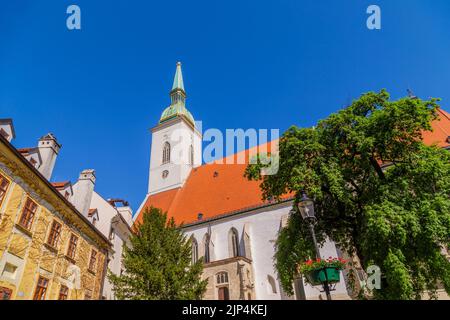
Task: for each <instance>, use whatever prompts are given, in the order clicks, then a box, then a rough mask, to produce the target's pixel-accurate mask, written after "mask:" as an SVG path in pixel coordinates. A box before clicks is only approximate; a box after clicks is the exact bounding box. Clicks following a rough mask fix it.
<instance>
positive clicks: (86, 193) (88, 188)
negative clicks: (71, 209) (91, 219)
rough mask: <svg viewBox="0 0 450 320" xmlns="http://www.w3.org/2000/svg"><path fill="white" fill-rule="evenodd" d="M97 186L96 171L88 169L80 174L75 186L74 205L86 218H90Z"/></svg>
mask: <svg viewBox="0 0 450 320" xmlns="http://www.w3.org/2000/svg"><path fill="white" fill-rule="evenodd" d="M94 186H95V170H92V169H86V170H83V171H82V172H81V173H80V177H79V178H78V181H77V182H76V183H75V184H74V186H73V197H72V203H73V205H74V206H75V208H77V209H78V211H80V212H81V213H82V214H83V215H84V216H85V217H88V214H89V208H90V206H91V200H92V194H93V193H94Z"/></svg>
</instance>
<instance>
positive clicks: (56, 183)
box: [52, 181, 70, 189]
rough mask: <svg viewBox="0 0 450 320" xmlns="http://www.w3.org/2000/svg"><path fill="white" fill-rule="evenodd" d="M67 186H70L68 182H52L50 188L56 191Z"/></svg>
mask: <svg viewBox="0 0 450 320" xmlns="http://www.w3.org/2000/svg"><path fill="white" fill-rule="evenodd" d="M68 184H70V181H63V182H52V186H54V187H55V188H56V189H63V188H65V187H66V186H67V185H68Z"/></svg>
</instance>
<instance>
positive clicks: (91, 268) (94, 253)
mask: <svg viewBox="0 0 450 320" xmlns="http://www.w3.org/2000/svg"><path fill="white" fill-rule="evenodd" d="M96 263H97V251H95V250H92V252H91V258H90V259H89V271H91V272H95V265H96Z"/></svg>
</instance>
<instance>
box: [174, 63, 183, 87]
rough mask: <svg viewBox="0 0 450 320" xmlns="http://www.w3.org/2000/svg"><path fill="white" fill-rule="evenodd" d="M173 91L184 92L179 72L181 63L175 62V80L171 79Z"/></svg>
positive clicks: (181, 76)
mask: <svg viewBox="0 0 450 320" xmlns="http://www.w3.org/2000/svg"><path fill="white" fill-rule="evenodd" d="M174 90H183V92H184V83H183V73H182V72H181V62H177V71H176V72H175V78H174V79H173V86H172V91H174Z"/></svg>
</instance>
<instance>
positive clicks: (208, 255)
mask: <svg viewBox="0 0 450 320" xmlns="http://www.w3.org/2000/svg"><path fill="white" fill-rule="evenodd" d="M210 242H211V239H210V237H209V234H207V235H205V243H204V244H205V255H204V257H205V263H209V262H211V252H210V250H209V249H210V248H209V246H210Z"/></svg>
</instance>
